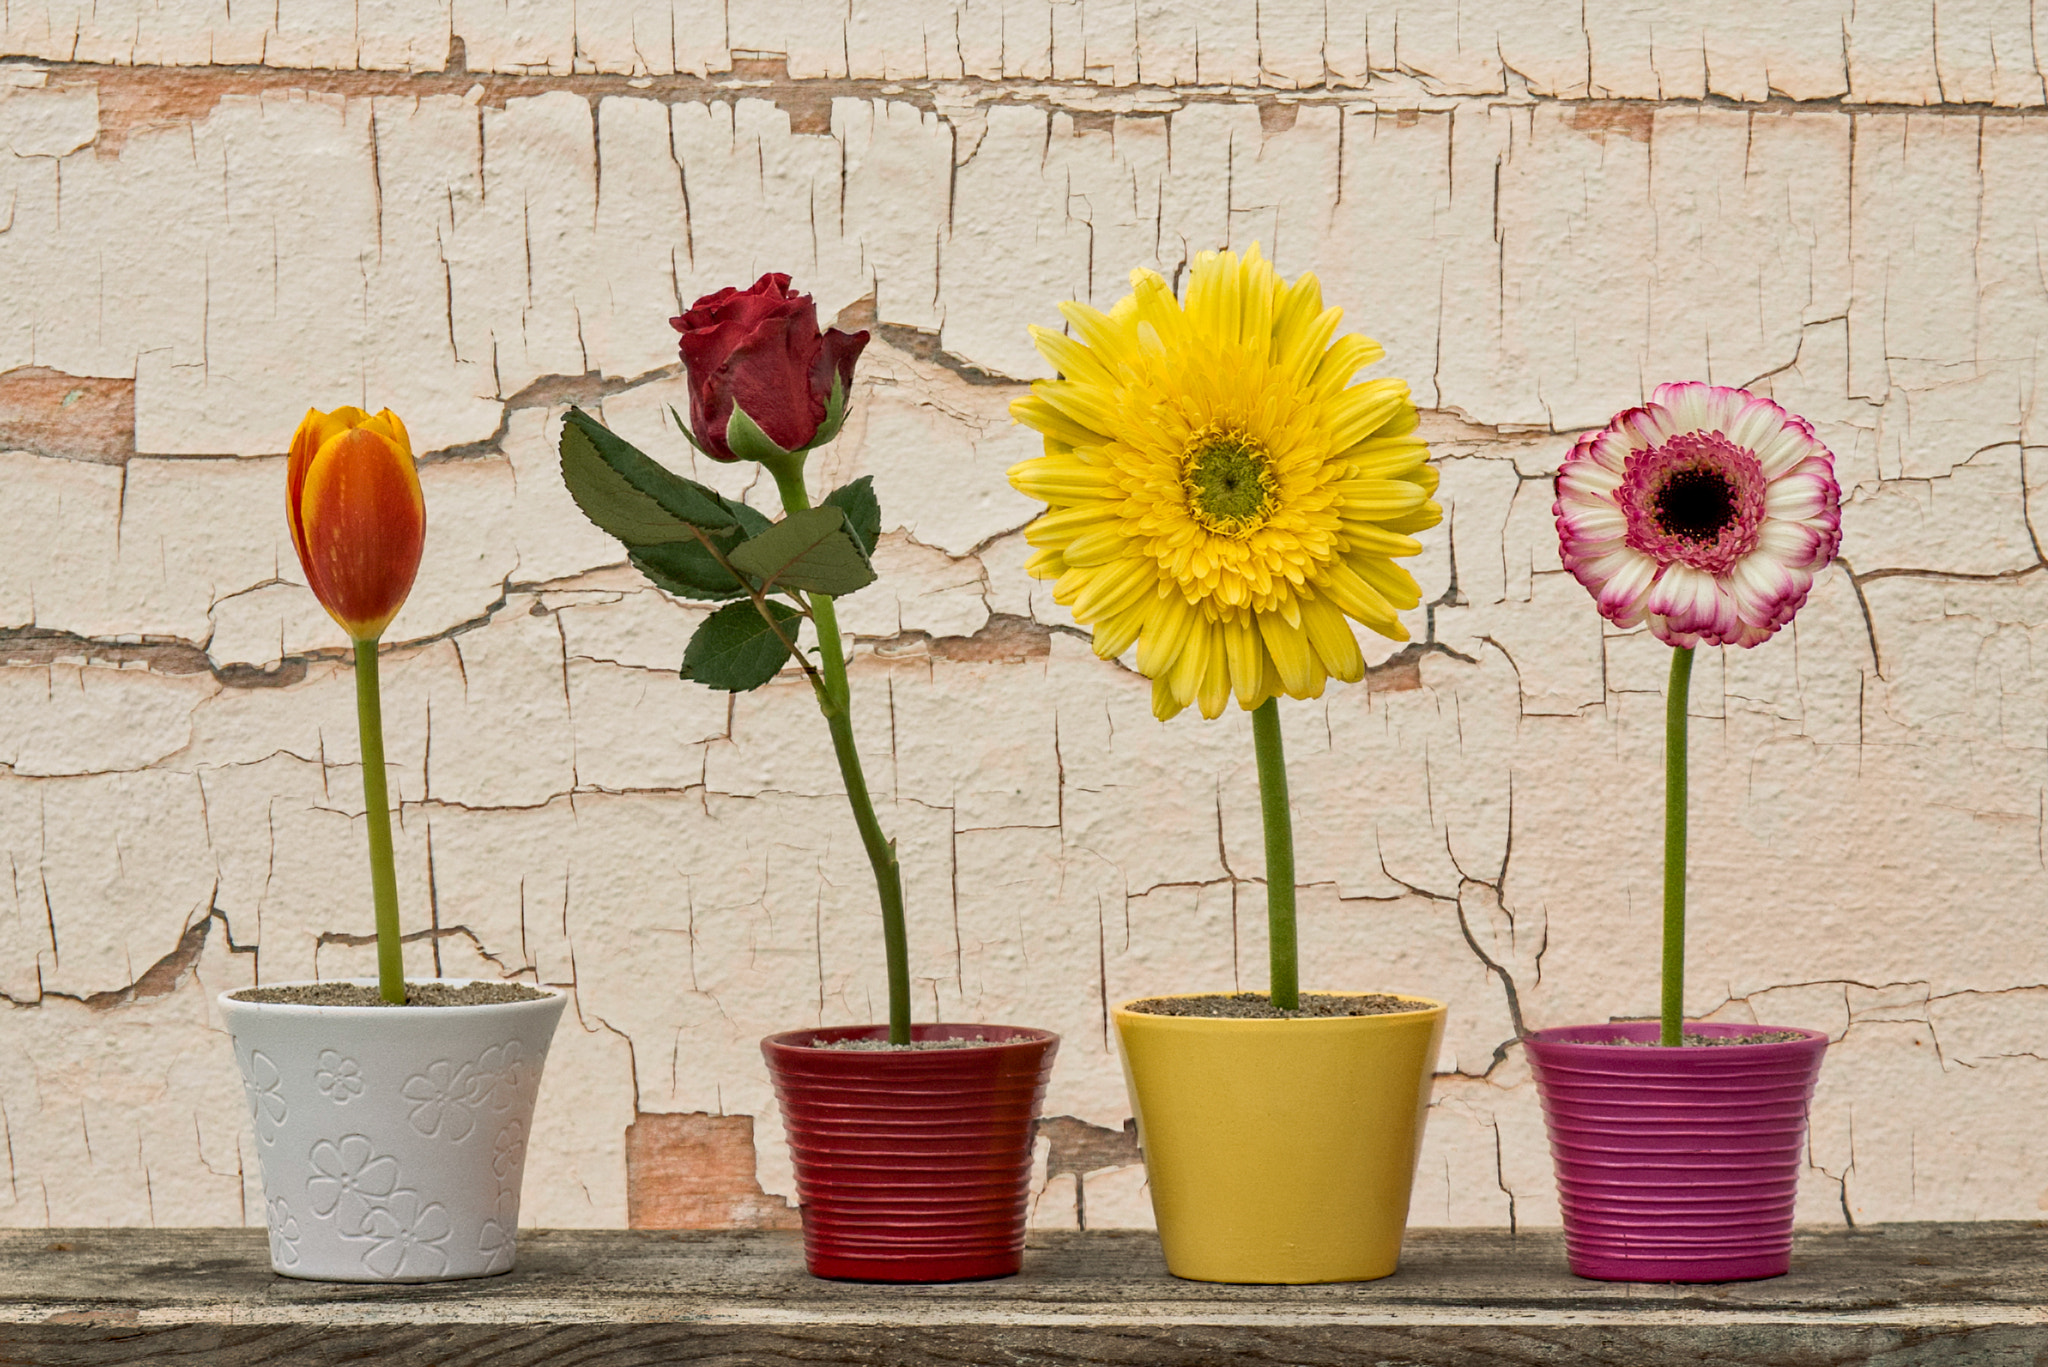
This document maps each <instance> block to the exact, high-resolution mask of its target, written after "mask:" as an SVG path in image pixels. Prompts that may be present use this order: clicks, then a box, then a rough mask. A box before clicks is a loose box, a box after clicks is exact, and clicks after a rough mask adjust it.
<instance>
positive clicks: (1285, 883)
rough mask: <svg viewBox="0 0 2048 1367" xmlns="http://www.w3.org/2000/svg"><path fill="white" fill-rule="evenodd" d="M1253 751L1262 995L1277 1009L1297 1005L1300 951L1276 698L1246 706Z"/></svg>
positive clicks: (1291, 831) (1291, 837)
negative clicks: (1260, 848) (1267, 963)
mask: <svg viewBox="0 0 2048 1367" xmlns="http://www.w3.org/2000/svg"><path fill="white" fill-rule="evenodd" d="M1252 749H1253V751H1254V752H1255V753H1256V754H1257V755H1258V757H1259V807H1260V811H1261V815H1262V816H1263V817H1264V818H1265V826H1266V934H1267V943H1268V947H1269V949H1270V950H1271V952H1272V958H1273V969H1272V983H1271V987H1270V989H1269V993H1268V995H1269V996H1270V997H1271V998H1272V1002H1273V1005H1274V1006H1276V1007H1278V1008H1279V1009H1280V1010H1282V1011H1297V1010H1299V1009H1300V1008H1301V956H1300V951H1299V949H1298V948H1297V946H1296V942H1295V935H1294V818H1293V816H1292V815H1291V814H1290V813H1289V811H1288V808H1287V755H1286V752H1285V751H1284V750H1282V748H1281V745H1280V700H1279V699H1278V698H1268V699H1266V700H1265V701H1264V702H1262V703H1260V704H1259V705H1258V706H1257V707H1256V708H1254V709H1253V710H1252Z"/></svg>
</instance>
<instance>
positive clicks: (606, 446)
mask: <svg viewBox="0 0 2048 1367" xmlns="http://www.w3.org/2000/svg"><path fill="white" fill-rule="evenodd" d="M561 450H562V483H564V484H565V485H567V486H568V488H569V496H570V497H571V498H574V499H575V500H576V506H577V507H578V508H581V509H582V510H583V515H584V516H585V517H587V518H589V519H590V520H591V521H592V522H594V523H596V524H597V525H598V526H599V527H601V528H603V529H604V530H605V531H607V532H610V533H611V534H612V535H613V536H615V537H617V538H618V539H619V540H621V541H623V542H625V543H626V544H627V545H628V546H656V545H660V544H662V543H663V542H670V541H693V540H695V539H696V538H694V537H693V536H691V534H690V528H691V527H693V526H694V527H701V528H703V529H704V530H706V531H725V530H729V529H731V528H734V527H738V526H739V525H740V518H739V516H738V515H737V514H735V513H734V512H733V509H732V505H731V504H730V503H727V502H726V501H725V500H724V499H723V498H720V497H719V496H718V494H717V493H715V492H714V491H712V490H710V489H707V488H705V487H704V486H703V485H701V484H699V483H697V482H696V481H695V480H688V479H684V478H683V477H682V476H681V475H678V474H675V473H672V472H671V471H669V470H666V469H664V468H662V467H661V466H660V465H657V464H656V463H655V462H654V461H653V460H651V459H649V458H648V457H647V456H646V455H645V454H643V453H642V452H640V451H639V450H637V449H636V448H635V447H634V446H633V445H632V443H630V442H628V441H625V440H624V439H623V438H621V437H619V436H617V435H615V434H614V433H612V432H610V431H608V430H607V429H606V428H605V427H604V425H603V424H602V423H599V422H598V421H597V420H596V419H595V418H592V417H591V416H590V415H589V414H588V413H585V412H584V411H583V410H582V409H580V408H571V409H570V410H569V415H568V417H567V418H566V419H564V420H563V423H562V446H561Z"/></svg>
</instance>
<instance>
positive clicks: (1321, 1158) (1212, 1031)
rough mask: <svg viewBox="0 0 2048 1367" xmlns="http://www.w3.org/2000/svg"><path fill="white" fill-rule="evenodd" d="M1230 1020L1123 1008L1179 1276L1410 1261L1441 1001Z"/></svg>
mask: <svg viewBox="0 0 2048 1367" xmlns="http://www.w3.org/2000/svg"><path fill="white" fill-rule="evenodd" d="M1403 995H1404V999H1406V1000H1411V1001H1413V1002H1414V1003H1415V1009H1414V1010H1412V1011H1400V1012H1393V1013H1389V1014H1387V1015H1383V1016H1335V1017H1326V1018H1314V1019H1296V1020H1219V1019H1208V1018H1203V1017H1199V1016H1155V1015H1149V1014H1145V1013H1141V1012H1136V1011H1132V1010H1130V1009H1129V1007H1130V1003H1129V1002H1125V1003H1122V1004H1120V1005H1119V1006H1118V1007H1117V1008H1116V1032H1117V1040H1118V1042H1119V1043H1120V1044H1121V1045H1122V1048H1123V1058H1124V1080H1125V1082H1126V1083H1128V1084H1129V1086H1130V1089H1131V1108H1132V1110H1133V1111H1134V1112H1135V1113H1136V1115H1137V1118H1138V1140H1139V1143H1140V1144H1142V1145H1143V1146H1144V1150H1145V1169H1146V1176H1147V1178H1148V1180H1149V1182H1150V1185H1151V1189H1152V1210H1153V1213H1154V1214H1155V1215H1156V1216H1157V1217H1158V1220H1159V1237H1160V1241H1161V1242H1162V1243H1163V1244H1164V1245H1165V1247H1166V1268H1167V1271H1169V1272H1171V1273H1173V1274H1174V1275H1175V1276H1176V1277H1189V1278H1192V1279H1194V1280H1196V1281H1205V1282H1268V1283H1272V1282H1280V1283H1300V1282H1361V1281H1370V1280H1371V1279H1372V1278H1374V1277H1384V1276H1387V1275H1388V1274H1389V1273H1391V1272H1393V1271H1394V1269H1395V1268H1396V1267H1397V1266H1399V1264H1400V1261H1401V1233H1402V1230H1403V1228H1404V1227H1405V1226H1406V1224H1407V1222H1408V1193H1409V1191H1410V1189H1411V1188H1412V1187H1413V1186H1414V1182H1415V1159H1416V1155H1417V1154H1418V1153H1419V1152H1420V1150H1421V1148H1422V1126H1423V1121H1424V1120H1425V1119H1426V1118H1427V1115H1428V1109H1429V1088H1430V1081H1431V1074H1432V1073H1433V1072H1434V1071H1435V1068H1436V1055H1437V1046H1438V1045H1439V1044H1440V1043H1442V1041H1443V1034H1444V1007H1443V1004H1442V1003H1441V1002H1434V1001H1429V1000H1427V999H1425V998H1421V997H1414V998H1406V997H1405V994H1403Z"/></svg>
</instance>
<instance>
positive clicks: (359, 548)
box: [285, 408, 427, 641]
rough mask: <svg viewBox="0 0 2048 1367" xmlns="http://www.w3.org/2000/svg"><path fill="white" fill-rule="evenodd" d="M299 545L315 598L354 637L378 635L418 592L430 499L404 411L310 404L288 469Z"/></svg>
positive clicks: (288, 499)
mask: <svg viewBox="0 0 2048 1367" xmlns="http://www.w3.org/2000/svg"><path fill="white" fill-rule="evenodd" d="M285 517H286V519H287V520H288V521H289V522H290V524H291V529H292V548H293V549H294V550H296V551H298V553H299V565H300V567H301V568H303V569H304V570H305V572H306V583H307V585H308V586H309V587H310V588H311V589H312V590H313V596H314V597H316V598H318V599H319V600H320V605H321V606H322V607H324V608H326V609H327V611H328V614H329V615H330V616H332V617H333V618H334V620H335V621H337V622H339V623H341V626H342V629H343V630H344V631H346V632H348V634H349V639H350V640H353V641H374V640H376V639H377V638H378V637H379V636H382V635H383V634H384V628H385V627H387V626H389V625H391V619H392V618H393V617H396V616H397V615H398V609H399V608H400V607H401V606H403V605H404V603H405V596H406V594H407V593H409V592H410V591H411V590H412V579H413V575H414V574H415V573H416V572H417V571H418V569H419V567H420V551H421V549H422V548H423V546H424V545H425V543H426V536H427V513H426V501H425V500H424V499H423V498H422V497H421V495H420V478H419V474H418V472H417V471H416V470H415V469H414V467H413V459H412V441H411V439H410V438H409V437H407V436H406V432H405V424H404V423H402V422H400V421H399V420H398V415H397V414H396V413H393V412H392V411H391V410H390V409H388V408H387V409H385V410H384V411H383V412H381V413H379V414H377V415H376V416H375V417H372V416H370V415H369V414H368V413H365V412H363V410H362V409H360V408H337V409H335V410H334V411H333V412H332V413H322V412H321V411H320V410H319V409H317V408H315V409H309V410H307V412H306V417H305V420H304V421H303V422H301V423H300V424H299V430H298V431H297V432H296V433H294V434H293V435H292V455H291V464H290V465H289V467H287V470H286V474H285Z"/></svg>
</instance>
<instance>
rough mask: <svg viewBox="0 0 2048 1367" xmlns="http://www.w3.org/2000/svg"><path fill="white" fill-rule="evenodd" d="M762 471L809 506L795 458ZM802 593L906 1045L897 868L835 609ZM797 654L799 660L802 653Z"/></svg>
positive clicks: (822, 701) (898, 1035)
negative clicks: (863, 754)
mask: <svg viewBox="0 0 2048 1367" xmlns="http://www.w3.org/2000/svg"><path fill="white" fill-rule="evenodd" d="M764 464H766V462H764ZM768 470H769V473H771V474H772V475H774V476H775V487H776V488H777V489H778V490H779V491H780V492H781V494H782V508H783V512H784V513H785V515H786V514H788V513H794V512H799V511H801V510H802V509H805V508H808V507H810V506H811V499H810V495H809V493H808V492H806V490H805V489H804V476H803V465H802V463H801V461H788V462H783V461H777V462H775V463H774V464H773V465H769V466H768ZM808 597H809V599H810V610H811V622H812V625H813V627H814V628H815V629H816V632H817V636H818V659H819V663H820V664H822V665H823V666H824V678H823V680H822V681H821V680H819V679H818V678H817V677H816V676H815V675H813V677H812V688H813V691H814V692H816V694H817V697H818V710H819V711H820V712H823V713H824V714H825V725H826V727H827V728H828V729H830V731H831V732H832V752H833V754H834V755H835V756H837V757H838V760H839V776H840V778H841V779H842V780H843V781H844V782H845V784H846V801H847V805H848V806H850V807H852V808H853V824H854V825H855V826H857V827H858V828H859V829H860V840H861V844H862V845H864V846H865V847H866V848H867V852H868V863H870V864H872V865H873V866H874V870H875V891H876V893H877V894H878V895H879V897H880V898H881V903H882V948H883V952H884V954H885V955H886V956H887V959H888V966H889V1043H891V1044H908V1043H910V937H909V933H908V931H907V930H906V929H905V925H904V918H903V870H902V868H901V867H900V866H899V865H898V864H897V862H896V845H895V842H894V841H892V840H890V839H889V838H888V836H886V835H884V834H883V833H882V823H881V821H880V820H878V819H877V818H876V816H875V804H874V799H873V798H871V797H870V796H869V795H868V780H867V775H866V773H865V772H863V770H862V769H861V764H860V750H859V749H858V748H857V747H856V746H855V745H854V742H853V694H852V690H851V688H850V687H849V686H848V684H847V682H846V653H845V651H844V649H843V648H842V647H841V645H840V642H839V614H838V612H837V610H835V609H834V607H833V605H832V596H831V595H830V594H825V593H813V594H810V595H808ZM798 659H799V661H802V656H801V655H799V656H798ZM806 667H807V668H808V664H807V662H806Z"/></svg>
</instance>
